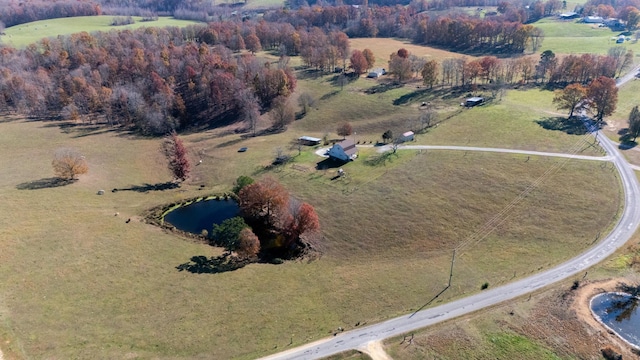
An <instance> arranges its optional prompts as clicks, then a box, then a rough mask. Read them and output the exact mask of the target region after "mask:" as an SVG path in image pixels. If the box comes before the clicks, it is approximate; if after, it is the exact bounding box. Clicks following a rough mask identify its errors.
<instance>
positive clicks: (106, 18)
mask: <svg viewBox="0 0 640 360" xmlns="http://www.w3.org/2000/svg"><path fill="white" fill-rule="evenodd" d="M114 17H115V16H113V15H102V16H78V17H69V18H59V19H49V20H41V21H34V22H31V23H27V24H20V25H16V26H12V27H9V28H7V29H5V31H4V32H5V35H2V36H0V42H1V43H3V44H7V45H11V46H14V47H18V48H20V47H25V46H27V45H29V44H32V43H35V42H37V41H38V40H40V39H42V38H46V37H56V36H58V35H69V34H73V33H78V32H81V31H86V32H88V33H91V32H94V31H110V30H123V29H137V28H140V27H145V26H146V27H166V26H176V27H185V26H188V25H193V24H198V22H196V21H190V20H178V19H174V18H172V17H167V16H161V17H159V18H158V20H156V21H142V18H141V17H138V16H134V17H133V19H134V20H135V23H134V24H130V25H123V26H111V22H112V21H113V18H114Z"/></svg>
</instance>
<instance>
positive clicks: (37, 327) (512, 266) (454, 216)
mask: <svg viewBox="0 0 640 360" xmlns="http://www.w3.org/2000/svg"><path fill="white" fill-rule="evenodd" d="M363 96H364V95H363ZM319 106H322V104H321V105H319ZM474 110H475V109H474ZM312 121H313V119H312V118H305V119H303V120H300V121H298V122H296V123H295V124H294V125H293V126H292V129H291V130H290V131H291V132H287V133H284V134H278V135H273V136H263V137H257V138H252V139H247V140H242V139H238V137H237V135H223V134H222V133H221V132H217V131H209V132H204V133H195V134H190V135H185V136H184V139H185V142H186V144H187V146H188V147H189V149H190V151H191V153H192V155H193V158H195V159H197V158H202V159H203V163H202V164H201V165H199V166H197V167H196V168H195V172H194V177H193V179H192V180H191V181H190V182H188V183H187V184H185V185H183V186H182V187H181V188H180V189H173V190H166V191H144V190H145V184H155V183H161V182H165V181H167V180H168V179H169V177H168V174H167V173H166V170H165V168H164V164H163V161H162V160H161V159H159V158H158V153H159V150H158V147H159V143H160V140H159V139H141V138H137V137H135V136H129V135H127V134H125V133H120V132H117V131H104V130H100V129H94V128H91V127H90V126H66V127H63V128H62V129H61V128H59V127H58V124H56V123H50V122H27V121H22V120H14V121H7V122H2V123H0V127H1V128H2V131H0V134H1V135H0V144H1V146H2V148H1V150H2V153H3V154H5V156H3V157H2V160H0V166H2V168H3V169H7V171H3V172H2V174H1V175H0V195H1V196H2V198H3V199H4V200H3V208H4V210H3V212H2V213H1V214H0V225H1V226H0V246H2V252H0V276H2V278H3V279H5V281H3V283H2V285H0V294H2V297H1V302H0V304H1V308H0V310H2V311H1V312H0V313H1V314H2V316H3V322H2V324H3V325H2V329H3V330H2V332H3V333H4V334H7V340H8V342H7V343H5V344H3V352H5V353H6V354H8V355H10V356H11V355H16V356H18V357H36V358H42V357H62V358H78V357H80V358H87V357H91V358H105V359H106V358H123V357H127V356H139V357H153V358H156V357H170V358H191V359H193V358H211V357H212V356H213V357H216V358H240V359H250V358H255V357H257V356H260V355H265V354H267V353H271V352H276V351H279V350H282V349H286V347H287V345H288V344H290V343H291V342H292V343H293V344H292V345H296V344H301V343H304V342H307V341H310V340H313V339H317V338H320V337H324V336H328V335H330V334H331V332H332V331H335V329H337V327H343V328H346V329H348V328H352V327H353V326H354V324H356V323H358V322H360V323H361V324H363V323H371V322H375V321H380V320H383V319H386V318H389V317H391V316H394V315H399V314H403V313H406V312H409V311H412V310H415V309H417V308H419V307H420V306H422V305H423V304H424V302H426V301H427V300H428V299H429V298H430V297H431V296H433V295H434V294H435V293H437V292H439V291H440V290H441V289H442V287H443V286H444V284H445V283H446V281H447V278H448V269H449V262H450V257H451V251H452V249H453V247H455V246H457V245H460V244H462V243H467V246H465V247H464V249H465V250H464V251H461V252H460V254H459V257H458V258H457V259H456V268H455V277H454V283H453V287H452V288H451V289H450V291H449V292H448V293H446V294H445V296H443V298H442V300H441V301H446V300H448V299H451V298H456V297H459V296H462V295H464V294H468V293H471V292H475V291H479V286H480V285H481V284H482V283H484V282H489V283H490V284H491V286H493V285H497V284H500V283H504V282H506V281H510V280H511V279H512V278H513V276H514V272H515V276H517V277H520V276H525V275H527V274H531V273H533V272H535V271H538V270H539V269H543V268H547V267H550V266H552V265H554V264H557V263H558V262H560V261H562V259H565V258H567V257H570V256H572V255H573V254H575V253H578V252H580V251H581V250H582V249H584V248H586V247H588V246H589V244H590V243H591V242H592V241H593V239H594V238H595V237H596V236H597V234H598V233H599V232H601V231H603V230H604V229H606V228H607V227H608V226H610V224H611V223H612V221H613V220H614V218H615V214H616V213H617V209H618V206H619V205H620V203H619V201H618V194H617V192H618V190H617V188H618V187H617V179H616V176H615V173H614V172H613V171H612V169H611V167H610V166H607V165H606V164H603V163H599V162H586V161H566V160H563V159H551V158H538V157H526V156H518V155H500V154H485V153H478V154H476V153H464V152H428V153H427V152H417V151H399V152H398V157H397V158H396V157H395V156H394V157H392V159H391V161H390V162H386V163H385V165H372V164H371V163H370V162H367V159H369V158H372V157H375V156H377V153H376V152H375V150H374V149H373V148H370V149H364V150H363V152H362V155H361V158H360V159H358V161H356V162H354V163H352V164H349V165H347V166H345V171H346V172H347V174H348V176H347V178H346V179H341V180H339V181H334V180H331V178H332V177H333V175H334V174H333V170H331V169H329V170H326V171H316V170H314V166H315V164H316V163H317V162H319V161H320V160H321V159H319V158H315V155H313V154H312V153H311V151H312V150H311V149H303V151H302V153H301V155H300V156H299V157H297V158H296V160H295V165H297V167H295V168H294V167H291V166H285V167H283V168H277V169H274V170H270V171H265V170H262V169H263V167H264V166H265V165H267V164H268V163H269V162H270V161H271V159H273V150H274V148H276V147H277V146H284V145H285V144H287V143H288V142H289V141H290V139H291V135H292V134H294V133H300V132H302V130H301V129H303V128H304V127H305V126H310V125H309V124H307V123H308V122H312ZM442 129H444V128H443V127H438V128H437V129H434V131H433V132H434V136H435V135H436V134H437V133H438V131H441V130H442ZM536 131H540V132H547V131H548V130H544V129H536ZM527 133H528V132H524V133H523V135H522V136H523V140H522V142H523V143H525V136H526V134H527ZM565 137H566V139H567V140H569V139H571V137H570V136H568V135H565ZM25 139H28V140H27V141H25ZM531 141H532V142H534V141H541V140H531ZM487 143H489V141H488V140H487ZM499 145H501V144H500V143H498V144H497V145H496V146H499ZM61 146H70V147H75V148H78V149H79V150H80V151H82V152H83V153H84V154H85V155H86V156H87V159H88V161H89V164H90V170H89V173H88V174H87V175H84V176H82V177H81V179H80V180H79V181H78V182H77V183H74V184H71V185H68V186H64V187H47V186H46V184H47V183H46V181H45V180H46V179H48V178H50V177H51V176H52V174H51V170H50V169H49V163H50V156H51V154H52V152H53V150H54V149H55V148H57V147H61ZM239 146H247V147H248V148H249V150H248V151H247V152H246V153H238V152H237V148H238V147H239ZM560 165H562V166H560ZM302 168H306V169H307V170H304V171H301V170H300V169H302ZM550 168H558V170H557V172H553V174H552V175H551V176H548V177H545V178H544V181H542V182H541V185H540V187H539V188H537V189H536V190H535V191H533V192H532V193H531V195H530V196H528V197H526V198H525V199H522V200H521V201H519V202H518V204H517V205H516V206H515V207H514V208H512V209H511V210H510V211H509V214H510V216H509V218H508V219H507V221H506V222H505V223H504V224H503V225H501V226H500V227H498V228H496V229H495V231H494V232H492V233H491V234H490V235H489V236H487V237H485V238H481V239H479V241H473V239H475V238H474V237H473V235H474V233H476V232H477V230H478V229H479V228H480V227H481V226H482V225H483V224H485V223H486V222H487V221H488V219H490V218H491V217H493V216H494V215H496V214H497V213H499V212H500V211H501V210H502V209H504V208H505V206H507V204H509V203H510V202H511V201H513V200H514V199H516V198H517V197H518V194H520V193H521V192H522V191H523V190H524V189H526V188H527V187H528V186H530V185H531V184H532V183H533V182H534V181H535V180H536V179H538V178H540V177H541V176H543V174H545V173H546V172H547V170H548V169H550ZM243 174H245V175H246V174H248V175H252V176H256V177H259V176H262V175H263V174H269V175H271V176H275V177H277V178H279V179H280V181H281V182H282V183H283V184H285V185H286V186H287V188H289V189H290V191H291V192H292V194H294V195H295V196H296V197H298V198H301V199H303V200H305V201H308V202H310V203H311V204H312V205H314V206H315V207H316V209H317V211H318V213H319V215H320V218H321V224H322V227H323V230H324V235H325V237H326V239H325V253H324V255H323V256H322V257H321V258H320V259H318V260H315V261H313V262H310V263H307V262H306V261H303V262H288V263H285V264H283V265H278V266H276V265H269V264H252V265H249V266H247V267H245V268H242V269H239V270H236V271H233V272H226V273H219V274H199V275H198V274H191V273H188V272H180V271H178V270H177V269H176V268H175V267H176V266H178V265H179V264H182V263H185V262H188V261H189V259H190V257H192V256H195V255H205V256H214V255H218V254H220V252H221V251H220V250H219V249H215V248H211V247H209V246H205V245H201V244H196V243H193V242H189V241H186V240H184V239H182V238H179V237H177V236H175V235H173V234H170V233H165V232H163V231H160V230H159V229H157V228H155V227H153V226H151V225H147V224H145V223H143V222H141V221H140V216H141V215H142V214H143V213H144V212H145V210H146V209H148V208H150V207H153V206H156V205H159V204H164V203H169V202H172V201H176V200H179V199H183V198H189V197H194V196H198V195H200V194H205V193H208V192H220V191H228V190H229V189H230V188H231V185H232V182H233V180H234V179H235V178H236V177H237V176H239V175H243ZM38 184H40V185H42V184H44V186H36V185H38ZM200 185H205V188H204V190H200V189H201V188H200ZM112 188H130V189H131V190H129V191H118V192H117V193H112V192H110V191H109V190H110V189H112ZM98 189H104V190H106V194H105V195H102V196H98V195H96V191H97V190H98ZM603 204H604V206H603ZM115 213H118V215H117V216H114V214H115ZM129 218H131V219H132V221H131V222H130V223H126V222H125V220H127V219H129ZM476 240H478V239H476ZM256 319H258V321H256Z"/></svg>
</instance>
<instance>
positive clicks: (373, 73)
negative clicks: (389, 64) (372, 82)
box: [367, 68, 387, 79]
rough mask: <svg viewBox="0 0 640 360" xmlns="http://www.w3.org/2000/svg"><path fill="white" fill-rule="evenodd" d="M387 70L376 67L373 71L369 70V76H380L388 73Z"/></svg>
mask: <svg viewBox="0 0 640 360" xmlns="http://www.w3.org/2000/svg"><path fill="white" fill-rule="evenodd" d="M386 73H387V71H386V70H385V69H383V68H375V69H371V71H369V74H368V75H367V77H368V78H374V79H375V78H379V77H380V76H382V75H384V74H386Z"/></svg>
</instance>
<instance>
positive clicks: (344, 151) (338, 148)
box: [327, 139, 358, 162]
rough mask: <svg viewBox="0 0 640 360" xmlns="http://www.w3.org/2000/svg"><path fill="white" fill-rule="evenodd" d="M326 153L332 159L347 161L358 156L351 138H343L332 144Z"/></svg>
mask: <svg viewBox="0 0 640 360" xmlns="http://www.w3.org/2000/svg"><path fill="white" fill-rule="evenodd" d="M327 155H328V156H329V158H331V159H333V160H336V161H342V162H347V161H351V160H353V159H355V158H356V157H358V149H357V148H356V143H354V142H353V140H349V139H345V140H342V141H341V142H339V143H335V144H333V146H332V147H331V149H329V151H328V152H327Z"/></svg>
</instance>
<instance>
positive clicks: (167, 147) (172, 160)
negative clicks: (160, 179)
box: [162, 131, 191, 181]
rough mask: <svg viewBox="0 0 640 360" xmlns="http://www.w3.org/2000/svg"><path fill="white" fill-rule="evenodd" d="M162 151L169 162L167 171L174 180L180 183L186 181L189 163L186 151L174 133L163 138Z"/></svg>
mask: <svg viewBox="0 0 640 360" xmlns="http://www.w3.org/2000/svg"><path fill="white" fill-rule="evenodd" d="M162 150H163V152H164V156H165V157H166V158H167V160H168V161H169V171H171V174H173V176H174V178H176V179H177V180H180V181H184V180H186V179H187V178H188V177H189V173H190V172H191V163H190V162H189V158H188V154H187V149H186V148H185V146H184V144H183V143H182V139H180V138H179V137H178V134H177V133H176V132H175V131H173V132H171V134H169V135H168V136H167V137H166V138H165V141H164V143H163V146H162Z"/></svg>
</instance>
